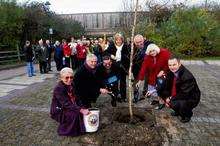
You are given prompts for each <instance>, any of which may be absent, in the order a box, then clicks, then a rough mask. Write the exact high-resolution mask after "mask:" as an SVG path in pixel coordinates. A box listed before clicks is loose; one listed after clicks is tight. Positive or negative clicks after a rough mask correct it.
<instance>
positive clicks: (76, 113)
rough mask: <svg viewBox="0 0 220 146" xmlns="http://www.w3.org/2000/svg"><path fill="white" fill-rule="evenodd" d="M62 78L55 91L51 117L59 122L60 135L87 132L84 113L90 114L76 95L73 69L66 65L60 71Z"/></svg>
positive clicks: (74, 134) (76, 134) (75, 134)
mask: <svg viewBox="0 0 220 146" xmlns="http://www.w3.org/2000/svg"><path fill="white" fill-rule="evenodd" d="M60 79H61V81H60V82H58V84H57V85H56V87H55V88H54V91H53V98H52V103H51V109H50V114H51V118H52V119H54V120H56V121H57V122H59V126H58V130H57V132H58V134H59V135H60V136H78V135H82V134H84V133H85V126H84V122H83V115H87V114H89V110H88V109H86V108H84V107H83V105H82V104H81V102H80V100H79V98H78V97H77V96H76V95H75V92H74V89H75V86H74V84H73V82H72V81H73V70H72V69H71V68H68V67H65V68H63V69H62V70H61V71H60Z"/></svg>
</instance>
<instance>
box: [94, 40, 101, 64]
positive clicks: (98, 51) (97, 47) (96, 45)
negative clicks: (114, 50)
mask: <svg viewBox="0 0 220 146" xmlns="http://www.w3.org/2000/svg"><path fill="white" fill-rule="evenodd" d="M93 54H95V55H96V56H97V58H98V64H99V63H101V62H102V47H101V46H100V45H99V41H98V40H95V42H94V46H93Z"/></svg>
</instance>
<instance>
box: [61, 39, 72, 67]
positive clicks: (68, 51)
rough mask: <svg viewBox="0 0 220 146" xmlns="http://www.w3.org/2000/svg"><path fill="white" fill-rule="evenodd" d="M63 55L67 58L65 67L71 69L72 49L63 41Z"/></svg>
mask: <svg viewBox="0 0 220 146" xmlns="http://www.w3.org/2000/svg"><path fill="white" fill-rule="evenodd" d="M62 46H63V55H64V57H65V64H63V65H64V66H65V67H70V55H71V49H70V46H69V45H68V44H67V42H66V40H63V45H62Z"/></svg>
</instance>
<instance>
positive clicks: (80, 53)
mask: <svg viewBox="0 0 220 146" xmlns="http://www.w3.org/2000/svg"><path fill="white" fill-rule="evenodd" d="M76 50H77V60H78V64H77V65H78V66H77V67H80V66H82V65H83V64H84V61H85V60H86V54H87V51H86V46H85V45H83V42H82V41H79V42H78V44H77V46H76Z"/></svg>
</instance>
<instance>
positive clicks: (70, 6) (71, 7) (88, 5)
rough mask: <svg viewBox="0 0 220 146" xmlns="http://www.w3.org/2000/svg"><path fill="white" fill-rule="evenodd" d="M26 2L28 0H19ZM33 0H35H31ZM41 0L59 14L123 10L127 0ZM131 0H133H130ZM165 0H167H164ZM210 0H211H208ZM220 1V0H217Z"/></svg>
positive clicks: (192, 0)
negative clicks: (123, 2) (124, 2)
mask: <svg viewBox="0 0 220 146" xmlns="http://www.w3.org/2000/svg"><path fill="white" fill-rule="evenodd" d="M17 1H18V2H25V1H28V0H17ZM30 1H33V0H30ZM35 1H40V2H46V1H49V2H50V4H51V5H50V9H51V10H52V11H54V12H56V13H59V14H71V13H92V12H114V11H122V10H123V9H122V8H121V6H122V1H125V0H35ZM128 1H131V0H128ZM139 1H140V2H139V4H140V5H143V4H144V3H145V2H146V1H147V0H139ZM158 1H159V0H158ZM163 1H165V0H163ZM171 1H178V2H179V1H185V0H171ZM207 1H210V0H207ZM217 1H218V0H217ZM187 3H190V4H191V5H192V4H196V3H205V0H187Z"/></svg>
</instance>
